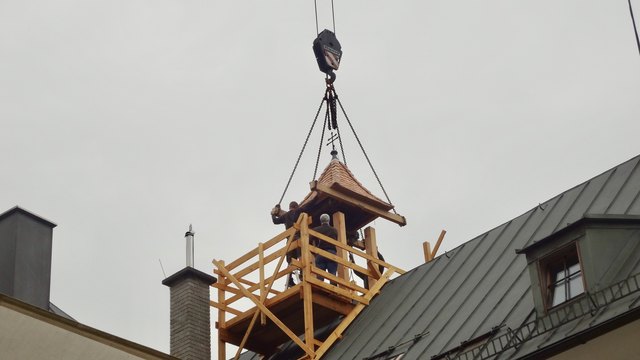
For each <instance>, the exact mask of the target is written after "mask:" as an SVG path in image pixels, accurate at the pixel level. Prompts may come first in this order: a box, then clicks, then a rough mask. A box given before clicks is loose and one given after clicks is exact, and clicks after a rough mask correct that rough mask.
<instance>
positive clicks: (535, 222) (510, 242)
mask: <svg viewBox="0 0 640 360" xmlns="http://www.w3.org/2000/svg"><path fill="white" fill-rule="evenodd" d="M639 162H640V156H638V157H635V158H633V159H631V160H629V161H627V162H625V163H623V164H621V165H619V166H617V167H615V168H613V169H611V170H609V171H606V172H605V173H603V174H601V175H599V176H596V177H595V178H593V179H591V180H589V181H587V182H584V183H582V184H580V185H578V186H576V187H574V188H572V189H569V190H567V191H566V192H564V193H562V194H560V195H558V196H556V197H554V198H552V199H550V200H548V201H547V202H545V203H543V204H540V206H538V205H536V206H535V207H534V208H533V209H531V210H529V211H527V212H526V213H525V214H523V215H521V216H519V217H517V218H515V219H513V220H511V221H509V222H507V223H505V224H502V225H500V226H498V227H497V228H495V229H492V230H490V231H488V232H486V233H484V234H482V235H480V236H478V237H476V238H475V239H473V240H471V241H469V242H467V243H465V244H463V245H461V246H459V247H457V248H456V249H454V250H452V251H449V252H447V253H446V254H444V255H441V256H439V257H438V258H436V259H435V260H433V261H431V262H429V263H426V264H424V265H421V266H419V267H417V268H415V269H413V270H411V271H410V272H408V273H406V274H404V275H402V276H400V277H398V278H396V279H394V280H392V281H391V282H389V283H388V284H387V285H385V287H384V288H383V290H382V292H381V293H380V295H378V296H377V297H376V298H374V299H373V301H372V302H371V304H370V305H369V306H368V307H367V308H366V309H365V310H364V311H363V312H362V313H361V314H360V316H358V318H357V319H356V320H355V321H354V322H353V323H352V324H351V326H350V327H349V328H348V329H347V331H346V332H345V333H344V334H343V338H342V339H341V340H340V341H338V342H337V343H336V344H334V346H333V347H332V348H331V350H330V351H329V352H328V353H327V354H326V355H325V356H324V357H323V359H363V358H369V357H373V356H376V355H378V354H381V353H383V352H384V351H385V350H387V349H388V348H389V347H393V346H397V345H399V344H403V343H404V345H402V346H400V347H398V348H397V349H396V350H394V352H391V353H389V355H390V354H399V353H403V352H406V353H405V355H404V357H403V358H402V359H403V360H409V359H430V358H431V357H432V356H436V355H439V354H442V353H445V352H447V351H449V350H451V349H454V348H456V347H457V346H460V345H461V343H462V342H464V341H468V340H470V339H474V338H477V337H480V336H482V335H483V334H491V335H488V336H490V338H496V337H498V336H502V335H505V334H506V333H507V332H508V329H518V328H519V327H520V326H521V325H522V324H526V323H528V322H530V321H534V320H535V318H536V313H535V309H534V303H533V296H532V295H531V292H530V278H529V273H528V270H527V262H526V258H525V256H524V255H517V254H516V249H522V248H524V247H526V246H527V245H530V244H532V243H534V242H536V241H538V240H540V239H543V238H545V237H547V236H549V235H551V234H553V233H555V232H557V231H559V230H561V229H563V228H565V227H566V226H568V225H569V224H571V223H574V222H576V221H578V220H580V219H581V218H583V217H584V216H585V214H609V215H640V166H639ZM634 252H635V253H636V254H638V252H640V244H639V245H637V246H636V248H635V249H634ZM638 258H639V257H638V256H635V259H634V260H633V261H632V262H633V263H632V264H629V266H625V267H623V268H622V269H621V270H620V271H621V272H624V274H619V278H626V277H629V276H631V275H633V274H638V273H639V272H640V261H639V260H638ZM638 294H639V293H638V292H635V293H633V294H631V296H627V297H625V298H622V299H621V300H617V301H615V302H613V303H611V304H609V305H607V306H605V307H603V308H601V309H600V310H598V311H597V312H596V313H595V314H594V315H591V314H589V313H587V314H586V315H584V316H582V317H579V318H577V319H576V320H573V321H571V322H569V323H567V324H565V325H561V326H559V327H558V329H557V330H556V331H551V332H549V333H548V334H545V335H544V336H537V337H533V338H531V340H529V341H526V342H524V343H523V344H522V346H519V347H517V348H511V349H509V350H506V351H504V352H501V353H499V354H498V356H497V357H496V356H494V357H491V358H498V359H510V358H520V357H524V356H526V355H533V354H535V353H536V351H539V350H540V349H543V348H545V347H549V346H551V345H552V344H557V343H559V342H560V341H563V339H566V338H569V337H571V336H574V335H577V334H581V333H584V332H586V331H589V330H590V329H594V328H595V327H597V326H600V325H605V324H607V323H610V322H611V321H612V320H613V319H616V317H617V316H622V315H624V314H628V313H629V312H634V314H638V313H640V312H639V311H638V310H640V301H638V299H639V295H638ZM494 327H500V328H494ZM492 329H494V330H495V331H496V332H495V333H491V331H492ZM425 331H429V333H428V334H427V335H425V336H423V337H421V338H420V339H419V340H417V341H415V342H413V341H410V340H411V339H413V338H414V336H415V335H417V334H421V333H424V332H425ZM375 358H376V359H387V358H388V357H387V355H385V356H380V357H375Z"/></svg>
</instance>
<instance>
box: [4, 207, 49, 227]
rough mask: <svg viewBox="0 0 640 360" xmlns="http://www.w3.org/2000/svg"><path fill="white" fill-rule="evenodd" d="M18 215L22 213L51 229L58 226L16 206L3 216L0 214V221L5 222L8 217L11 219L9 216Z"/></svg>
mask: <svg viewBox="0 0 640 360" xmlns="http://www.w3.org/2000/svg"><path fill="white" fill-rule="evenodd" d="M16 213H20V214H23V215H26V216H28V217H30V218H32V219H33V220H36V221H38V222H41V223H43V224H45V225H47V226H49V227H51V228H52V229H53V228H54V227H56V226H58V225H57V224H55V223H53V222H51V221H49V220H47V219H45V218H43V217H42V216H39V215H36V214H34V213H32V212H30V211H27V210H25V209H23V208H21V207H19V206H18V205H16V206H14V207H12V208H11V209H9V210H7V211H5V212H3V213H2V214H0V221H2V220H4V219H5V218H7V217H9V216H11V215H13V214H16Z"/></svg>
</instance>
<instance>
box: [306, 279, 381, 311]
mask: <svg viewBox="0 0 640 360" xmlns="http://www.w3.org/2000/svg"><path fill="white" fill-rule="evenodd" d="M307 281H308V282H310V283H312V284H313V285H316V286H319V287H321V288H323V289H325V290H327V291H328V292H332V293H335V294H340V295H342V296H344V297H345V298H347V299H351V300H355V301H358V302H360V303H366V304H367V305H368V304H369V301H368V300H366V299H365V298H364V297H363V296H359V295H355V294H354V293H352V292H351V291H348V290H345V289H340V288H339V287H336V286H334V285H331V284H329V283H326V282H324V281H322V280H320V279H316V278H315V277H311V278H309V279H307Z"/></svg>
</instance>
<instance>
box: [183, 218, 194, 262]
mask: <svg viewBox="0 0 640 360" xmlns="http://www.w3.org/2000/svg"><path fill="white" fill-rule="evenodd" d="M193 235H194V232H193V228H192V226H191V224H189V231H187V232H186V233H185V234H184V238H185V240H186V241H187V266H188V267H193Z"/></svg>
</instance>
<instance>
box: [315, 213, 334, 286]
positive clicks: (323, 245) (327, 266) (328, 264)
mask: <svg viewBox="0 0 640 360" xmlns="http://www.w3.org/2000/svg"><path fill="white" fill-rule="evenodd" d="M329 219H330V218H329V215H327V214H322V215H320V226H316V227H314V228H313V229H312V230H313V231H317V232H319V233H320V234H322V235H325V236H327V237H330V238H332V239H334V240H336V239H338V231H337V230H336V229H335V228H333V227H332V226H331V225H329ZM311 243H312V244H313V245H314V246H316V247H318V248H320V249H322V250H324V251H327V252H330V253H332V254H334V255H335V254H336V253H337V251H336V246H335V245H333V244H329V243H328V242H326V241H324V240H322V239H318V238H317V237H313V239H312V242H311ZM315 264H316V267H317V268H319V269H322V270H325V271H326V272H328V273H331V274H333V275H336V273H337V271H338V264H337V263H336V262H335V261H333V260H331V259H327V258H326V257H324V256H321V255H316V261H315ZM319 278H320V280H324V278H323V277H321V276H319Z"/></svg>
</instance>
